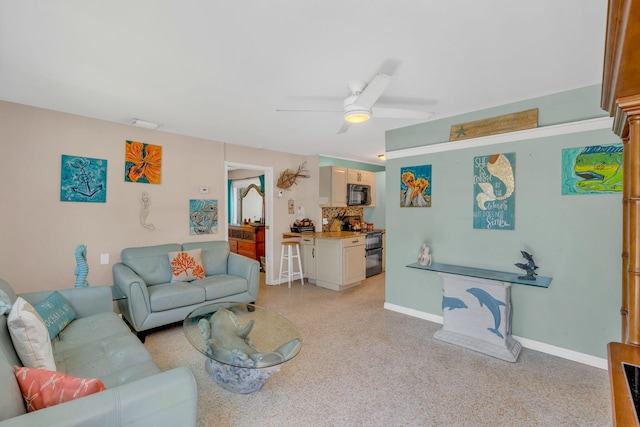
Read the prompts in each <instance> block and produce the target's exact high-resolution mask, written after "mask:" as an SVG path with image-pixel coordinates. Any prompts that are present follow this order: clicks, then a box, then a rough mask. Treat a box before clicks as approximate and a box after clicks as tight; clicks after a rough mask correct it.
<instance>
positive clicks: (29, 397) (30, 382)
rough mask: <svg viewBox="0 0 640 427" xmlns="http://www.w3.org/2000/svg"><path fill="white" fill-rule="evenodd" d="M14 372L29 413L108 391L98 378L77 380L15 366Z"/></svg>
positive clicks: (69, 376) (57, 373)
mask: <svg viewBox="0 0 640 427" xmlns="http://www.w3.org/2000/svg"><path fill="white" fill-rule="evenodd" d="M13 371H14V374H15V376H16V379H17V380H18V384H19V385H20V390H21V391H22V397H23V398H24V403H25V404H26V405H27V412H32V411H37V410H38V409H42V408H48V407H49V406H55V405H57V404H59V403H64V402H68V401H70V400H74V399H78V398H80V397H84V396H88V395H90V394H93V393H97V392H99V391H103V390H106V389H107V388H106V387H105V386H104V384H103V383H102V381H100V380H99V379H96V378H76V377H72V376H71V375H67V374H63V373H61V372H56V371H48V370H45V369H31V368H25V367H20V366H14V368H13Z"/></svg>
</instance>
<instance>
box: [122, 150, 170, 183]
mask: <svg viewBox="0 0 640 427" xmlns="http://www.w3.org/2000/svg"><path fill="white" fill-rule="evenodd" d="M124 157H125V159H124V180H125V182H140V183H144V184H160V179H161V177H162V147H160V146H159V145H151V144H144V143H142V142H136V141H127V142H126V143H125V156H124Z"/></svg>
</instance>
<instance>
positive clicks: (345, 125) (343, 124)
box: [338, 121, 351, 135]
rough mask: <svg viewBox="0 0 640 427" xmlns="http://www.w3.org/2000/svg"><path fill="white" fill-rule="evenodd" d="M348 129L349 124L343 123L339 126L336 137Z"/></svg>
mask: <svg viewBox="0 0 640 427" xmlns="http://www.w3.org/2000/svg"><path fill="white" fill-rule="evenodd" d="M350 127H351V123H349V122H347V121H343V122H342V126H340V129H338V135H340V134H341V133H345V132H346V131H348V130H349V128H350Z"/></svg>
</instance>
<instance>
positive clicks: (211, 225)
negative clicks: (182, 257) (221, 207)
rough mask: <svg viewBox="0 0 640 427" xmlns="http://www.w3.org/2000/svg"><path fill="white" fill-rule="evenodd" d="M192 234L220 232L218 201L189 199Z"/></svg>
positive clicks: (190, 229)
mask: <svg viewBox="0 0 640 427" xmlns="http://www.w3.org/2000/svg"><path fill="white" fill-rule="evenodd" d="M189 232H190V234H214V233H217V232H218V201H217V200H193V199H192V200H190V201H189Z"/></svg>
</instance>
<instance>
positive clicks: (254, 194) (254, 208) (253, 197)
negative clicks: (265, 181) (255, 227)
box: [240, 184, 264, 222]
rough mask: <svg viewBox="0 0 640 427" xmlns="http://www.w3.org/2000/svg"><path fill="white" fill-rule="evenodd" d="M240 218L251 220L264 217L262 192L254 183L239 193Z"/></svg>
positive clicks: (258, 220) (256, 220)
mask: <svg viewBox="0 0 640 427" xmlns="http://www.w3.org/2000/svg"><path fill="white" fill-rule="evenodd" d="M240 218H241V219H242V220H243V221H244V220H245V219H248V220H249V221H251V222H260V221H261V219H263V218H264V194H263V193H262V191H260V187H258V186H257V185H256V184H251V185H249V186H248V187H247V188H245V190H244V191H243V192H242V194H241V195H240Z"/></svg>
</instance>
